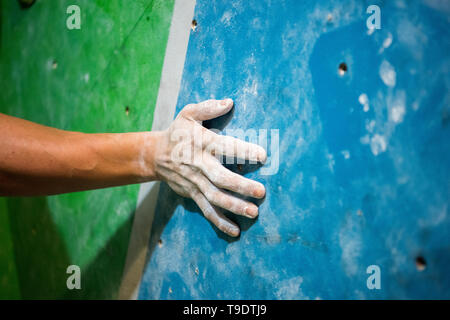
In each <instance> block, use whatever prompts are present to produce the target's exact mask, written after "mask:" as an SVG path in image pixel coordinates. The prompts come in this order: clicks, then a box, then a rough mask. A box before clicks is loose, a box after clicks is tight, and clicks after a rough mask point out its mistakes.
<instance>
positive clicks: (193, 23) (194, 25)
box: [191, 19, 197, 31]
mask: <svg viewBox="0 0 450 320" xmlns="http://www.w3.org/2000/svg"><path fill="white" fill-rule="evenodd" d="M191 29H192V30H193V31H195V29H197V20H195V19H194V20H192V22H191Z"/></svg>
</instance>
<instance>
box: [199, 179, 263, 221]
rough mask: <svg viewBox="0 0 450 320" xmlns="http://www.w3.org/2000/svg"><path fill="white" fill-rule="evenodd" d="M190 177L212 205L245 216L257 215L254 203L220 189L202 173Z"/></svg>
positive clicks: (252, 216)
mask: <svg viewBox="0 0 450 320" xmlns="http://www.w3.org/2000/svg"><path fill="white" fill-rule="evenodd" d="M191 179H192V180H193V182H194V183H195V184H196V186H197V188H198V189H199V190H200V191H201V192H202V193H203V195H204V196H205V197H206V199H207V200H208V201H209V202H210V203H212V204H213V205H216V206H218V207H221V208H223V209H225V210H228V211H231V212H233V213H235V214H239V215H241V216H246V217H247V218H255V217H256V216H257V215H258V207H257V206H256V205H255V204H253V203H251V202H249V201H245V200H243V199H240V198H238V197H234V196H232V195H230V194H228V193H227V192H225V191H223V190H220V189H219V188H217V187H216V186H215V185H213V184H212V183H211V181H209V180H208V179H207V178H206V177H205V176H203V175H202V174H193V175H192V177H191Z"/></svg>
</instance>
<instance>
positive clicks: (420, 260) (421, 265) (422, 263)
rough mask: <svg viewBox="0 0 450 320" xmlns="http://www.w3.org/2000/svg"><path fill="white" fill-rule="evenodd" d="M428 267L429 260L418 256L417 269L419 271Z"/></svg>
mask: <svg viewBox="0 0 450 320" xmlns="http://www.w3.org/2000/svg"><path fill="white" fill-rule="evenodd" d="M426 267H427V262H426V261H425V258H424V257H422V256H418V257H417V258H416V269H417V270H418V271H423V270H425V269H426Z"/></svg>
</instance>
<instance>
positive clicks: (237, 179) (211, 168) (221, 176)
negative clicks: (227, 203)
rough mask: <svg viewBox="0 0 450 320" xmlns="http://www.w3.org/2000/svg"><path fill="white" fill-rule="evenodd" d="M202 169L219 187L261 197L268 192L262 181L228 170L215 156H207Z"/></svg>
mask: <svg viewBox="0 0 450 320" xmlns="http://www.w3.org/2000/svg"><path fill="white" fill-rule="evenodd" d="M202 171H203V173H204V174H205V175H206V176H207V177H208V179H209V180H211V182H212V183H213V184H214V185H215V186H217V187H219V188H222V189H227V190H230V191H233V192H236V193H239V194H242V195H244V196H250V197H253V198H259V199H260V198H263V197H264V195H265V194H266V189H265V188H264V186H263V185H262V184H261V183H259V182H257V181H254V180H250V179H247V178H245V177H243V176H241V175H239V174H237V173H234V172H232V171H230V170H228V169H227V168H225V167H224V166H222V164H221V163H220V161H219V160H217V159H216V158H214V157H213V156H211V157H205V159H204V161H203V166H202Z"/></svg>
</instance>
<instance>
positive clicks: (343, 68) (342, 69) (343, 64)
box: [338, 62, 348, 76]
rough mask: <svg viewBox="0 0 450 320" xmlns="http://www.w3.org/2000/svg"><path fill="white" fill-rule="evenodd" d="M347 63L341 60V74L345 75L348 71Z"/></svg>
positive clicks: (339, 71) (339, 70)
mask: <svg viewBox="0 0 450 320" xmlns="http://www.w3.org/2000/svg"><path fill="white" fill-rule="evenodd" d="M347 70H348V68H347V64H346V63H345V62H341V64H340V65H339V68H338V73H339V75H340V76H343V75H344V74H345V73H346V72H347Z"/></svg>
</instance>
